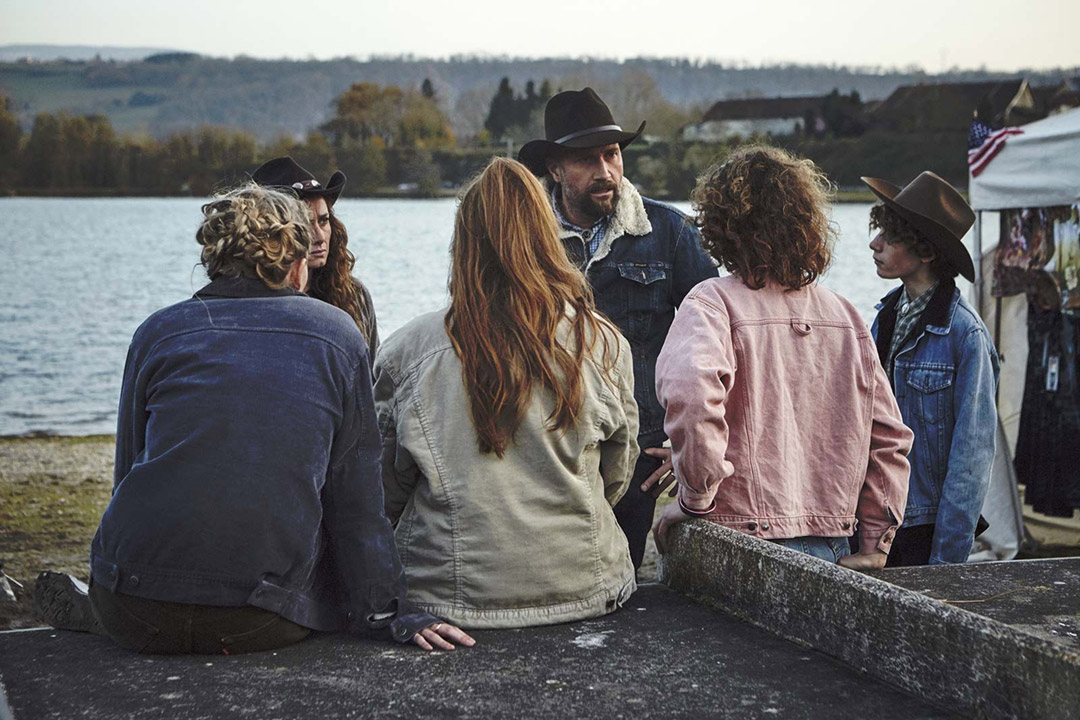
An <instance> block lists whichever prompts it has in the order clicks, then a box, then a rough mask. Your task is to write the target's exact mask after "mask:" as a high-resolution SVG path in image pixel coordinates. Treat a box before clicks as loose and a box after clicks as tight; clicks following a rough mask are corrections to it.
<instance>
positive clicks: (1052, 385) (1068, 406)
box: [1014, 271, 1080, 517]
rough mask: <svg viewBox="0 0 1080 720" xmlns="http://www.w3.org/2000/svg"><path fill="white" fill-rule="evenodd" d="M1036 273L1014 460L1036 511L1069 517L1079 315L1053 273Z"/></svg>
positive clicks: (1079, 492)
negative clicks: (1067, 304)
mask: <svg viewBox="0 0 1080 720" xmlns="http://www.w3.org/2000/svg"><path fill="white" fill-rule="evenodd" d="M1035 276H1036V277H1037V278H1038V279H1037V280H1036V285H1037V289H1036V292H1035V293H1034V294H1033V296H1032V299H1031V302H1030V303H1029V305H1028V348H1029V351H1028V366H1027V377H1026V380H1025V384H1024V403H1023V406H1022V410H1021V412H1020V432H1019V436H1018V438H1017V445H1016V456H1015V458H1014V465H1015V467H1016V476H1017V479H1018V480H1019V482H1021V483H1022V484H1024V485H1025V486H1026V489H1025V493H1024V497H1025V501H1026V502H1028V503H1030V504H1031V505H1032V506H1033V507H1034V509H1035V511H1036V512H1040V513H1043V514H1044V515H1053V516H1057V517H1069V516H1071V515H1072V513H1073V509H1074V508H1077V507H1080V473H1078V472H1077V470H1076V469H1077V468H1080V443H1077V442H1076V438H1080V316H1076V315H1074V314H1072V313H1068V312H1063V311H1062V309H1061V301H1062V295H1063V293H1062V292H1061V291H1060V286H1059V284H1058V282H1057V279H1056V278H1055V277H1054V276H1053V275H1051V273H1049V272H1045V271H1042V272H1038V273H1036V274H1035Z"/></svg>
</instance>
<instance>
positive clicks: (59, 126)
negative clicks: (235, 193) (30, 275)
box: [0, 76, 967, 199]
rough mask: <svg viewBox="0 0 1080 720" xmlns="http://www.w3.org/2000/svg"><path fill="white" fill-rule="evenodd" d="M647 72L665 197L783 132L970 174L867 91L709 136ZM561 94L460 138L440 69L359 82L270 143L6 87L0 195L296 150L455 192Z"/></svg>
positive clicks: (179, 177) (164, 180) (900, 170)
mask: <svg viewBox="0 0 1080 720" xmlns="http://www.w3.org/2000/svg"><path fill="white" fill-rule="evenodd" d="M639 80H640V81H639V82H636V83H632V84H631V85H629V86H625V87H622V88H603V89H600V90H601V95H602V96H604V97H605V99H609V104H611V105H612V106H613V109H614V107H617V108H618V110H617V111H616V116H617V117H620V118H626V120H624V121H623V122H624V124H625V125H627V126H630V127H632V126H636V124H637V122H639V119H647V120H648V121H649V125H648V127H647V130H646V132H647V133H650V134H652V139H651V142H648V143H645V142H641V143H636V144H635V145H633V146H631V147H630V148H629V149H628V151H627V152H626V153H625V165H626V174H627V177H630V178H631V179H632V180H633V181H634V182H635V183H636V184H637V185H638V186H639V187H640V188H641V189H642V190H643V191H644V192H646V193H647V194H650V195H652V196H654V197H660V198H674V199H685V198H686V197H687V196H688V195H689V192H690V190H691V189H692V188H693V185H694V180H695V178H696V176H697V175H698V174H699V173H700V172H701V171H703V170H704V169H705V168H706V167H707V165H708V164H709V163H710V162H712V161H715V160H717V159H722V157H723V156H724V155H725V154H726V153H727V152H729V151H730V150H731V149H732V148H733V147H735V146H736V145H738V144H739V143H741V142H745V141H753V142H771V143H775V144H782V145H785V146H786V147H789V148H790V149H792V150H794V151H796V152H800V153H802V154H805V155H807V156H809V157H811V158H813V159H814V160H816V161H817V162H818V163H819V164H820V165H821V166H822V167H823V169H825V171H826V172H827V173H828V174H829V175H830V177H831V178H832V179H833V180H834V182H837V183H838V184H840V185H853V186H854V185H858V182H859V181H858V178H859V176H860V175H862V174H867V173H870V174H873V173H874V172H880V173H883V175H884V176H886V177H899V178H903V177H908V176H909V175H910V176H913V175H914V174H915V173H917V172H918V167H917V166H918V165H919V164H920V163H924V164H925V161H926V159H927V157H928V154H931V153H932V154H933V156H934V157H933V165H934V167H936V168H939V172H940V173H941V174H943V175H944V176H945V177H947V178H948V179H949V180H951V181H953V182H959V184H961V185H963V184H965V183H966V178H967V168H966V165H965V164H964V161H963V153H962V151H957V152H955V153H953V152H950V151H951V150H955V148H962V147H963V142H964V138H954V137H951V136H950V137H944V136H942V137H934V138H929V137H926V136H923V135H916V136H911V137H908V138H904V137H888V138H883V137H881V136H879V135H876V134H875V133H873V132H870V134H868V135H864V134H863V133H864V131H865V130H866V128H865V126H864V124H863V123H862V118H861V117H860V115H859V114H858V112H856V110H857V108H858V107H859V106H860V103H859V99H858V95H857V94H856V93H852V95H851V96H842V95H840V94H839V93H837V92H835V91H834V93H833V94H832V95H831V96H829V98H828V99H829V100H830V101H831V102H827V103H826V106H827V107H826V110H827V112H825V116H826V127H827V128H828V130H829V132H826V133H824V134H817V135H814V134H804V135H802V136H793V137H787V138H765V137H756V138H749V139H747V140H745V141H741V140H731V141H728V142H726V143H718V144H717V143H712V144H708V145H703V144H694V143H683V142H681V141H680V140H679V139H678V128H679V127H681V125H682V124H683V123H685V122H686V121H688V119H689V117H688V114H687V113H685V112H684V111H680V110H679V109H677V108H674V107H672V106H670V105H669V104H668V103H666V101H664V100H663V98H662V97H661V96H660V95H659V93H658V92H657V90H656V88H655V84H654V83H652V81H651V80H650V79H649V78H648V77H647V76H643V77H642V78H640V79H639ZM598 89H599V88H598ZM554 92H556V89H555V88H554V87H553V85H552V83H551V82H549V81H547V80H541V81H540V82H539V83H536V82H534V81H532V80H529V81H527V82H526V83H525V86H524V90H523V91H522V92H518V91H515V89H514V87H513V85H512V83H511V82H510V81H509V79H508V78H503V79H502V80H501V81H500V82H499V85H498V87H497V88H496V90H495V92H494V94H492V95H490V100H489V101H488V102H487V103H486V108H484V118H483V127H482V130H480V131H479V132H478V133H477V134H476V135H474V136H472V137H469V138H465V139H459V138H458V137H456V136H455V134H454V132H453V131H452V129H451V124H450V122H449V120H448V118H447V116H446V114H445V112H444V111H443V110H442V109H441V105H440V98H439V97H438V94H437V92H436V90H435V86H434V85H433V84H432V83H431V82H430V80H428V81H425V82H424V83H422V84H421V86H420V87H419V88H418V89H416V90H409V89H402V88H399V87H396V86H381V85H378V84H375V83H370V82H360V83H354V84H353V85H352V86H350V87H349V88H348V89H347V90H346V91H344V92H343V93H341V94H340V95H338V96H337V97H336V98H334V101H333V103H332V113H331V117H330V119H329V120H327V121H326V122H324V123H322V124H321V125H319V126H318V127H316V128H314V129H312V130H311V131H310V132H309V133H308V134H307V135H306V136H305V137H301V138H294V137H280V138H278V139H276V140H272V141H270V142H263V143H260V142H259V141H258V140H257V139H256V136H255V135H253V134H252V133H250V132H248V131H246V130H237V129H231V128H226V127H220V126H205V127H202V128H198V129H194V130H186V131H181V132H176V133H174V134H172V135H170V136H168V137H166V138H162V139H157V138H153V137H148V136H141V135H122V134H119V133H117V132H115V130H114V128H113V127H112V124H111V123H110V121H109V120H108V118H106V117H104V116H102V115H72V114H68V113H63V112H62V113H57V114H51V113H40V114H38V115H37V116H36V117H35V118H34V122H33V125H32V127H31V129H30V130H29V132H24V131H23V129H22V128H21V127H20V124H19V122H18V121H17V117H16V115H15V113H14V112H13V109H12V107H11V102H10V101H9V100H8V99H6V98H2V97H0V193H4V194H22V195H25V194H40V195H155V196H169V195H194V196H205V195H208V194H210V193H212V192H214V191H215V190H217V189H221V188H223V187H227V186H229V185H232V184H235V183H237V182H240V181H242V180H244V179H245V178H246V177H247V173H249V172H251V170H253V169H254V168H255V167H256V166H257V165H258V164H259V163H260V162H262V161H264V160H266V159H268V158H270V157H275V156H278V155H292V156H293V157H294V158H295V159H296V160H297V161H298V162H299V163H300V164H302V165H303V166H304V167H306V168H308V169H309V170H310V171H311V172H313V173H314V174H315V175H316V177H319V178H324V179H325V178H327V177H329V175H330V174H331V173H332V172H333V171H334V170H338V169H340V170H342V171H344V172H345V173H346V175H348V177H349V178H350V181H349V184H348V185H347V186H346V190H345V194H346V196H371V195H380V194H408V195H417V196H432V195H436V194H439V193H441V192H452V189H453V188H456V187H457V186H459V185H461V184H463V183H464V182H466V181H467V180H468V179H469V177H471V176H472V175H473V174H475V173H476V172H477V171H478V170H479V169H481V168H482V167H483V166H484V165H485V164H486V162H487V160H488V159H489V158H490V157H491V155H492V154H496V153H500V154H505V153H506V152H507V151H508V150H509V151H511V152H512V151H514V150H516V148H517V147H519V146H520V145H521V144H522V142H524V141H525V140H528V139H531V138H536V137H542V136H543V109H544V105H545V104H546V102H547V100H548V99H549V98H550V97H551V96H552V95H553V94H554ZM953 155H955V159H953V158H952V156H953ZM943 157H944V158H947V159H946V160H944V161H943V160H942V158H943ZM908 165H910V166H911V168H910V169H909V168H908V167H907V166H908ZM954 166H955V167H954Z"/></svg>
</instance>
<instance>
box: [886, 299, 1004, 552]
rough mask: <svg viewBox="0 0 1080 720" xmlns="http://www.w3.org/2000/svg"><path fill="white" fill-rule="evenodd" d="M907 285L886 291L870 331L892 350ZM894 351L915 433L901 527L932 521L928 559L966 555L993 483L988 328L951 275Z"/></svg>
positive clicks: (994, 361) (993, 359) (992, 365)
mask: <svg viewBox="0 0 1080 720" xmlns="http://www.w3.org/2000/svg"><path fill="white" fill-rule="evenodd" d="M901 290H902V288H897V289H896V290H893V291H892V292H891V293H889V294H888V295H886V296H885V297H884V298H882V301H881V304H880V305H878V306H877V307H878V311H879V312H878V315H877V317H876V318H875V319H874V326H873V328H872V329H871V332H872V333H873V335H874V340H875V341H877V342H878V352H879V353H880V354H881V355H882V361H883V362H884V354H885V353H887V352H888V347H889V343H890V342H891V338H892V331H893V323H895V321H896V305H897V303H898V302H899V299H900V295H901ZM922 323H923V327H921V328H920V330H919V331H916V332H915V333H914V334H913V336H912V337H911V338H910V339H909V340H907V341H906V342H905V343H904V345H903V346H902V347H901V348H900V350H899V351H898V352H897V354H896V359H895V369H894V370H893V377H892V383H893V390H894V392H895V393H896V402H897V404H898V405H899V406H900V413H901V414H902V415H903V417H904V422H905V423H906V424H907V425H908V427H910V428H911V429H912V431H913V432H914V433H915V443H914V445H913V446H912V448H911V453H910V454H909V455H908V461H909V462H910V463H911V481H910V484H909V486H908V500H907V510H906V511H905V512H904V525H903V526H904V527H912V526H915V525H928V524H934V525H935V528H934V539H933V543H932V545H931V550H930V564H932V565H937V564H943V563H962V562H965V561H966V560H967V557H968V554H969V553H970V552H971V546H972V542H973V541H974V538H975V525H976V523H977V521H978V518H979V512H980V511H981V510H982V504H983V500H984V499H985V498H986V491H987V489H988V488H989V487H990V471H991V468H992V465H993V462H994V449H995V444H996V439H997V406H996V403H995V391H996V388H997V379H998V357H997V351H996V350H995V349H994V344H993V342H992V341H991V339H990V333H989V332H987V330H986V326H985V325H983V322H982V320H981V319H979V316H978V315H977V314H976V313H975V311H974V310H973V309H972V308H971V306H970V305H969V304H968V303H967V301H966V300H964V299H963V298H962V297H961V296H960V291H959V290H957V289H956V285H955V284H954V283H953V282H952V281H947V282H942V283H941V284H940V285H939V286H938V289H937V290H936V291H935V292H934V295H933V297H932V298H931V299H930V304H929V305H927V307H926V310H925V311H924V312H923V319H922Z"/></svg>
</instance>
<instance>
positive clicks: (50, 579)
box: [34, 570, 105, 635]
mask: <svg viewBox="0 0 1080 720" xmlns="http://www.w3.org/2000/svg"><path fill="white" fill-rule="evenodd" d="M89 590H90V588H88V587H87V586H86V583H84V582H81V581H79V580H77V579H76V578H73V577H72V576H70V575H67V574H65V573H57V572H50V571H48V570H46V571H45V572H43V573H41V574H40V575H38V578H37V584H36V585H35V586H34V615H36V616H37V617H38V618H39V619H40V620H44V621H45V622H46V623H48V624H49V625H51V626H52V627H54V628H56V629H57V630H74V631H76V632H91V633H94V634H96V635H104V634H105V630H104V629H103V628H102V627H101V623H99V622H98V619H97V617H96V616H95V615H94V610H93V608H91V607H90V597H89V596H88V595H87V592H88V591H89Z"/></svg>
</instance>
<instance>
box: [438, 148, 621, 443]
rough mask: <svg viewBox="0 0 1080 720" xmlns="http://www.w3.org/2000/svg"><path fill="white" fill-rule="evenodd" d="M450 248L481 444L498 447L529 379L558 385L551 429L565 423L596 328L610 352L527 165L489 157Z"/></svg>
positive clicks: (455, 319)
mask: <svg viewBox="0 0 1080 720" xmlns="http://www.w3.org/2000/svg"><path fill="white" fill-rule="evenodd" d="M450 255H451V268H450V310H449V311H448V312H447V315H446V330H447V333H448V334H449V336H450V339H451V341H452V342H453V345H454V350H455V351H456V352H457V354H458V356H459V357H460V358H461V363H462V379H463V381H464V383H465V388H466V392H467V393H468V395H469V409H470V413H471V416H472V420H473V425H474V426H475V428H476V432H477V436H478V439H479V445H480V451H481V452H484V453H487V452H494V453H495V454H496V455H498V456H499V457H502V456H503V454H504V452H505V450H506V448H507V446H508V444H509V443H510V442H511V441H512V439H513V436H514V433H515V431H516V430H517V427H518V425H519V424H520V421H521V418H522V417H523V415H524V412H525V409H526V408H527V407H528V404H529V402H530V398H531V395H532V390H533V386H534V385H535V384H539V385H541V386H543V387H546V388H549V389H550V390H551V391H552V392H553V393H554V395H555V408H554V410H553V412H552V415H551V417H550V418H549V421H550V423H551V429H554V430H565V429H567V428H569V427H571V426H572V425H573V424H574V423H575V421H576V419H577V416H578V413H579V411H580V409H581V404H582V365H583V363H584V362H585V359H584V358H585V354H586V353H587V352H591V350H592V348H593V343H595V342H596V340H597V338H598V337H599V338H602V341H603V342H604V346H605V348H604V357H605V358H608V356H609V353H608V348H607V341H608V337H607V334H605V333H602V332H599V329H600V328H599V325H600V323H601V321H600V320H598V318H597V317H596V315H594V312H593V299H592V292H591V290H590V289H589V285H588V283H587V282H586V280H585V277H584V276H583V275H582V274H581V273H580V272H579V271H578V270H577V269H576V268H574V266H573V265H572V264H571V263H570V261H569V259H568V258H567V256H566V251H565V250H564V248H563V246H562V242H561V241H560V239H559V231H558V226H557V225H556V221H555V216H554V212H553V211H552V209H551V205H550V203H549V201H548V198H547V195H546V193H545V192H544V189H543V187H542V186H541V185H540V182H539V181H538V180H537V179H536V177H535V176H534V175H533V174H532V173H531V172H530V171H529V170H528V169H527V168H526V167H525V166H524V165H522V164H521V163H519V162H516V161H514V160H509V159H506V158H495V159H493V160H492V161H491V163H490V164H489V165H488V166H487V168H485V169H484V171H483V172H482V173H481V174H480V175H479V176H478V177H477V178H476V179H475V180H474V181H473V182H472V183H471V184H470V185H469V186H468V188H467V189H466V190H465V192H464V194H463V196H462V199H461V204H460V206H459V207H458V212H457V218H456V220H455V222H454V239H453V244H452V245H451V249H450ZM564 318H568V319H569V321H570V322H571V323H572V326H573V328H572V332H571V338H572V340H571V341H570V342H567V343H563V342H561V341H560V340H559V339H558V338H557V337H556V330H557V328H558V325H559V323H560V322H561V321H562V320H563V319H564ZM610 366H611V363H609V364H608V368H609V369H610Z"/></svg>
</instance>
